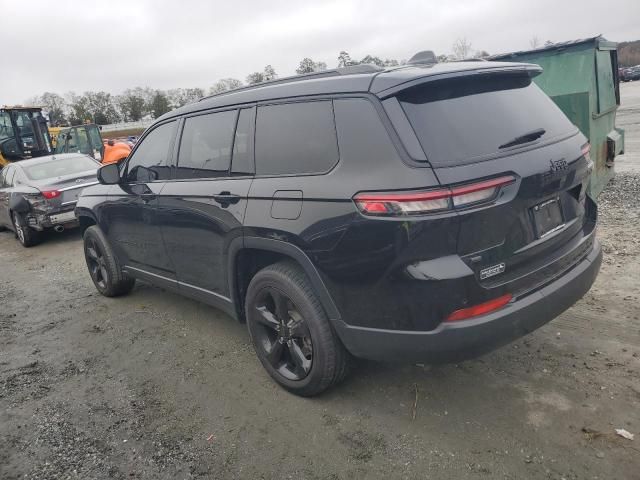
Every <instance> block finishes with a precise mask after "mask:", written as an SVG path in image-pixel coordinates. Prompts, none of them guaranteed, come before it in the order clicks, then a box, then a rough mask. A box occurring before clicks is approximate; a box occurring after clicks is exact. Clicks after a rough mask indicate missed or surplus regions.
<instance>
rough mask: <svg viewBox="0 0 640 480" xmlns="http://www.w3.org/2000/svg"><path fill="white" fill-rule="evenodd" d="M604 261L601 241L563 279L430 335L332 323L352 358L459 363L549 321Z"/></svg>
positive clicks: (584, 289) (445, 325) (574, 299)
mask: <svg viewBox="0 0 640 480" xmlns="http://www.w3.org/2000/svg"><path fill="white" fill-rule="evenodd" d="M601 263H602V249H601V247H600V243H599V242H597V241H594V244H593V248H592V250H591V251H590V252H589V254H588V255H587V256H586V257H584V258H583V260H581V261H580V262H579V263H578V264H576V265H575V266H574V267H573V268H571V269H570V270H569V271H568V272H566V273H565V274H564V275H562V276H561V277H559V278H557V279H556V280H554V281H553V282H551V283H550V284H548V285H546V286H545V287H543V288H541V289H540V290H538V291H536V292H534V293H532V294H530V295H527V296H525V297H523V298H521V299H519V300H516V301H514V302H512V303H510V304H508V305H507V306H506V307H503V308H502V309H500V310H498V311H496V312H493V313H490V314H487V315H483V316H482V317H478V318H475V319H472V320H465V321H460V322H455V323H442V324H440V325H439V326H438V327H437V328H436V329H434V330H431V331H428V332H416V331H400V330H384V329H374V328H365V327H356V326H350V325H347V324H346V323H344V322H343V321H341V320H337V321H335V322H334V326H335V328H336V330H337V333H338V335H339V336H340V338H341V340H342V342H343V343H344V345H345V347H346V348H347V350H349V352H351V354H353V355H354V356H356V357H360V358H366V359H370V360H384V361H404V362H410V361H426V362H430V363H444V362H455V361H462V360H465V359H469V358H473V357H477V356H478V355H481V354H483V353H486V352H489V351H491V350H493V349H495V348H497V347H500V346H502V345H504V344H506V343H509V342H510V341H512V340H515V339H517V338H519V337H521V336H523V335H526V334H528V333H530V332H532V331H533V330H535V329H537V328H539V327H541V326H542V325H544V324H545V323H548V322H549V321H551V320H553V319H554V318H555V317H557V316H558V315H560V314H561V313H562V312H564V311H565V310H567V309H568V308H569V307H571V306H572V305H573V304H574V303H575V302H577V301H578V300H579V299H580V298H582V296H583V295H584V294H585V293H587V292H588V291H589V289H590V288H591V285H593V282H594V281H595V279H596V276H597V274H598V271H599V270H600V264H601Z"/></svg>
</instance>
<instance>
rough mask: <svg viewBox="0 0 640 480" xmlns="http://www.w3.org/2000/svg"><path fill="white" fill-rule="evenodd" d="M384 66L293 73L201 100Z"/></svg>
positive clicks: (370, 71) (350, 66)
mask: <svg viewBox="0 0 640 480" xmlns="http://www.w3.org/2000/svg"><path fill="white" fill-rule="evenodd" d="M383 70H384V68H382V67H378V66H377V65H369V64H363V65H349V66H347V67H339V68H333V69H331V70H322V71H320V72H310V73H303V74H300V75H292V76H289V77H283V78H276V79H274V80H267V81H266V82H260V83H254V84H253V85H245V86H244V87H238V88H234V89H232V90H225V91H224V92H220V93H215V94H213V95H207V96H206V97H202V98H201V99H200V100H198V101H199V102H201V101H203V100H207V99H209V98H213V97H220V96H222V95H227V94H229V93H235V92H241V91H244V90H251V89H253V88H260V87H265V86H271V85H280V84H283V83H292V82H300V81H304V80H315V79H316V78H324V77H336V76H339V75H356V74H359V73H376V72H381V71H383Z"/></svg>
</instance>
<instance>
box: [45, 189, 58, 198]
mask: <svg viewBox="0 0 640 480" xmlns="http://www.w3.org/2000/svg"><path fill="white" fill-rule="evenodd" d="M60 195H61V193H60V190H43V191H42V196H43V197H44V198H46V199H47V200H51V199H52V198H58V197H59V196H60Z"/></svg>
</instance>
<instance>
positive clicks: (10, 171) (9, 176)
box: [4, 167, 16, 188]
mask: <svg viewBox="0 0 640 480" xmlns="http://www.w3.org/2000/svg"><path fill="white" fill-rule="evenodd" d="M5 169H6V170H7V171H6V173H5V176H4V186H5V188H11V187H13V177H14V176H15V174H16V169H15V167H5Z"/></svg>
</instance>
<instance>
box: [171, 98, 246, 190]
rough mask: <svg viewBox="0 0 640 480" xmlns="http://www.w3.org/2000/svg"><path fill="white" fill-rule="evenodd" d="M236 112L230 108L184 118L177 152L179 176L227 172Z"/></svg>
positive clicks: (194, 176) (225, 173) (224, 173)
mask: <svg viewBox="0 0 640 480" xmlns="http://www.w3.org/2000/svg"><path fill="white" fill-rule="evenodd" d="M237 114H238V112H237V110H229V111H226V112H218V113H210V114H207V115H199V116H197V117H190V118H187V119H186V120H185V122H184V130H183V131H182V140H181V141H180V152H179V154H178V170H177V177H178V178H213V177H224V176H227V175H228V173H229V166H230V164H231V143H232V142H233V129H234V128H235V123H236V116H237Z"/></svg>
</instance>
